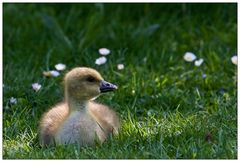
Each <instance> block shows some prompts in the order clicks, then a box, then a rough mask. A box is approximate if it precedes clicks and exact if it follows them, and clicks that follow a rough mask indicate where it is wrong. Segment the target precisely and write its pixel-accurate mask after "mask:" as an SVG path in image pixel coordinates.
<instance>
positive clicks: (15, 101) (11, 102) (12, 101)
mask: <svg viewBox="0 0 240 162" xmlns="http://www.w3.org/2000/svg"><path fill="white" fill-rule="evenodd" d="M9 101H10V104H12V105H16V104H17V99H16V98H14V97H11V98H10V100H9Z"/></svg>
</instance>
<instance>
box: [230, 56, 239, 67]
mask: <svg viewBox="0 0 240 162" xmlns="http://www.w3.org/2000/svg"><path fill="white" fill-rule="evenodd" d="M231 61H232V63H233V64H235V65H237V62H238V58H237V55H234V56H233V57H232V58H231Z"/></svg>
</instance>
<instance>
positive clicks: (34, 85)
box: [32, 83, 42, 92]
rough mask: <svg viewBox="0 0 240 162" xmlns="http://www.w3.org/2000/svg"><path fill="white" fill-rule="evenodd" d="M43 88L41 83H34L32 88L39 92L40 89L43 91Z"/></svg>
mask: <svg viewBox="0 0 240 162" xmlns="http://www.w3.org/2000/svg"><path fill="white" fill-rule="evenodd" d="M41 87H42V85H41V84H39V83H33V84H32V88H33V90H34V91H36V92H37V91H39V90H40V89H41Z"/></svg>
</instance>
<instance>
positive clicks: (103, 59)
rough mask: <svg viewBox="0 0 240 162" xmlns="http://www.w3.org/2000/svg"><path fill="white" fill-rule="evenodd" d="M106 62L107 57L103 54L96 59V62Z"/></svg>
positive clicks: (98, 63) (99, 63)
mask: <svg viewBox="0 0 240 162" xmlns="http://www.w3.org/2000/svg"><path fill="white" fill-rule="evenodd" d="M106 62H107V58H106V57H104V56H102V57H99V58H98V59H96V61H95V64H97V65H102V64H105V63H106Z"/></svg>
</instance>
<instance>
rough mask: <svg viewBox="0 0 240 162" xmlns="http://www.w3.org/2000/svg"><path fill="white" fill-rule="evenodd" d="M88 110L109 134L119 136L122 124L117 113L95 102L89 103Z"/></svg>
mask: <svg viewBox="0 0 240 162" xmlns="http://www.w3.org/2000/svg"><path fill="white" fill-rule="evenodd" d="M88 110H89V112H90V114H91V115H92V116H93V118H94V119H95V120H96V121H97V122H98V123H99V124H100V126H101V127H102V128H103V129H104V130H105V131H107V133H114V134H118V130H119V127H120V122H119V118H118V116H117V114H116V112H114V111H113V110H111V109H110V108H109V107H107V106H105V105H102V104H98V103H95V102H90V103H89V105H88Z"/></svg>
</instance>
